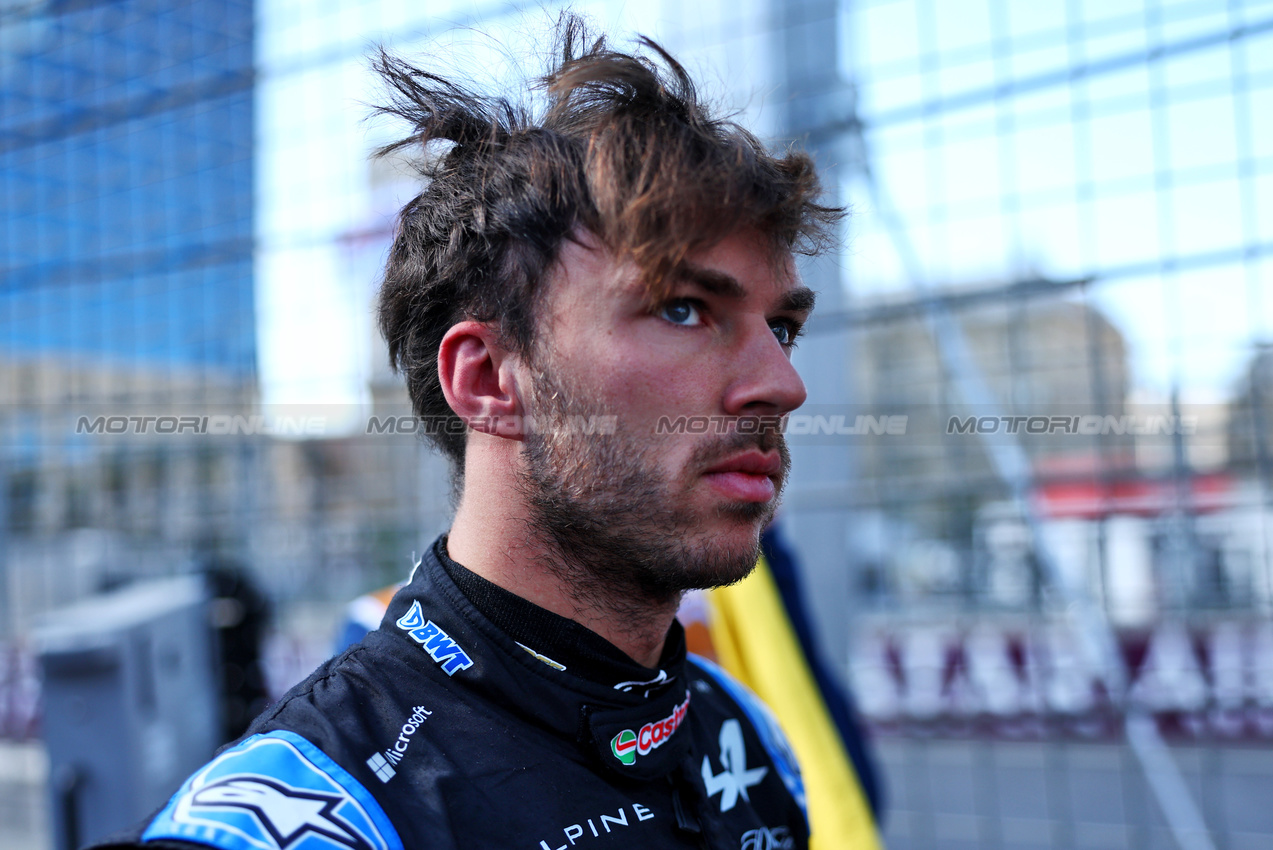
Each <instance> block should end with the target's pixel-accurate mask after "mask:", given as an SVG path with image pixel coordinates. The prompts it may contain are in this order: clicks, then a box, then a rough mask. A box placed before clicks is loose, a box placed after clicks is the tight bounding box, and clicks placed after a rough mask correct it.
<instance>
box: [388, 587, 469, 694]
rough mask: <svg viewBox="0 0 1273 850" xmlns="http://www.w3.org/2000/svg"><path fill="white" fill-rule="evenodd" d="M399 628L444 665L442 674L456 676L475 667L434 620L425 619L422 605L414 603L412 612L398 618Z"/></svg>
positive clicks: (466, 654)
mask: <svg viewBox="0 0 1273 850" xmlns="http://www.w3.org/2000/svg"><path fill="white" fill-rule="evenodd" d="M397 626H398V628H400V629H402V630H403V631H404V632H406V633H407V634H408V635H410V636H411V639H412V640H413V641H415V642H416V643H418V644H420V645H421V646H423V647H424V651H425V652H427V653H429V657H430V658H432V659H433V660H434V661H436V662H438V663H439V664H441V665H442V672H444V673H446V674H447V675H448V676H454V675H455V674H456V673H457V672H458V671H460V670H467V669H469V668H470V667H472V666H473V659H472V658H469V656H468V653H466V652H465V651H464V650H462V649H460V645H459V644H457V643H456V642H455V641H453V640H451V636H450V635H448V634H447V633H446V632H444V631H442V629H441V628H440V627H439V626H437V625H436V624H435V623H434V622H433V621H432V620H425V619H424V612H423V611H421V610H420V603H419V602H418V601H417V602H412V603H411V610H410V611H408V612H407V613H405V614H403V615H402V616H401V617H399V618H398V623H397Z"/></svg>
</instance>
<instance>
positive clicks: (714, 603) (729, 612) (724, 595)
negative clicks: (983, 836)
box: [709, 558, 882, 850]
mask: <svg viewBox="0 0 1273 850" xmlns="http://www.w3.org/2000/svg"><path fill="white" fill-rule="evenodd" d="M709 600H710V602H711V618H712V621H711V633H712V643H713V645H714V646H715V649H716V654H717V658H718V660H719V661H720V664H721V666H722V667H724V668H725V669H726V670H727V671H729V672H730V673H731V674H732V675H733V676H734V677H735V678H737V679H739V680H740V681H741V682H743V683H744V684H745V685H747V686H748V687H749V688H751V689H752V690H753V691H755V692H756V694H757V695H758V696H759V697H760V698H761V699H762V700H764V701H765V702H766V703H767V704H768V705H769V707H770V708H771V709H773V711H774V713H775V714H776V715H777V716H778V720H779V722H781V724H782V728H783V731H785V732H786V733H787V738H788V740H789V741H790V743H791V748H792V749H793V750H795V753H796V757H797V758H798V759H799V760H800V768H801V773H802V774H803V776H804V785H805V794H806V797H807V800H808V806H809V823H810V831H811V833H812V840H811V845H810V846H811V850H879V848H881V847H882V845H881V843H880V839H879V834H878V832H877V831H876V828H875V822H874V820H873V818H872V817H871V810H870V807H869V806H868V805H867V801H866V795H865V794H863V793H862V788H861V786H860V785H859V784H858V781H857V774H856V773H855V772H854V771H853V766H852V763H851V762H850V760H849V757H848V754H847V753H846V752H845V749H844V745H843V743H842V742H841V741H840V736H839V733H838V732H837V730H836V728H835V724H834V722H833V721H832V720H831V716H830V714H828V713H827V710H826V706H825V705H824V703H823V702H822V695H821V692H820V691H819V689H818V685H817V682H816V681H815V679H814V678H813V673H812V672H811V671H810V670H809V665H808V663H807V662H806V661H805V657H804V653H803V652H802V651H801V649H800V642H799V640H798V639H797V637H796V634H795V630H794V629H793V628H792V627H791V621H790V619H789V618H788V617H787V612H786V609H785V608H784V607H783V605H782V597H781V596H780V595H779V593H778V587H777V585H776V584H775V583H774V579H773V575H772V573H771V572H770V571H769V565H768V564H766V563H765V560H764V559H763V558H762V559H761V561H760V564H759V565H758V566H757V567H756V570H755V572H753V573H752V574H751V575H750V576H749V577H748V578H746V579H745V580H743V581H741V582H739V583H738V584H736V585H733V586H731V587H723V588H719V589H717V590H714V591H712V592H711V594H710V595H709Z"/></svg>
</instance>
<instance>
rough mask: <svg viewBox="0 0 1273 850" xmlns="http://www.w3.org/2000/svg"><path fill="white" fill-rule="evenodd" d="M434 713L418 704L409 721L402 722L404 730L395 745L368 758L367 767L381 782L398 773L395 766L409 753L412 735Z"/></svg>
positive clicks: (399, 734)
mask: <svg viewBox="0 0 1273 850" xmlns="http://www.w3.org/2000/svg"><path fill="white" fill-rule="evenodd" d="M431 714H433V712H432V711H429V710H428V709H427V708H425V707H424V706H422V705H417V706H416V707H415V709H414V711H413V712H412V714H411V716H410V717H408V718H407V722H406V723H404V724H402V731H401V732H399V733H398V740H397V741H394V743H393V746H392V747H390V748H389V749H387V750H385V751H384V752H382V753H375V754H374V755H372V757H371V758H369V759H367V767H369V768H371V769H372V771H374V772H375V774H376V778H378V779H379V780H380V781H381V782H388V781H389V780H390V779H393V777H394V776H395V775H396V774H397V772H398V771H396V770H395V769H394V768H396V767H397V766H398V762H400V761H402V757H403V756H404V755H406V754H407V747H408V745H410V743H411V736H412V735H414V734H415V733H416V730H417V729H419V728H420V724H421V723H423V722H424V721H425V720H427V719H428V718H429V716H430V715H431Z"/></svg>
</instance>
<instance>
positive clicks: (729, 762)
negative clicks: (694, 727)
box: [702, 720, 769, 812]
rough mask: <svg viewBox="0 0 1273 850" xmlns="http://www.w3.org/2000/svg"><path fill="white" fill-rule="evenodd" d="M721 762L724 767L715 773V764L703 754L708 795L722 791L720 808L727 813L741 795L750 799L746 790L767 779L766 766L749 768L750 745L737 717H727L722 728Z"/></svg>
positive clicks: (704, 782) (703, 770)
mask: <svg viewBox="0 0 1273 850" xmlns="http://www.w3.org/2000/svg"><path fill="white" fill-rule="evenodd" d="M720 764H721V767H723V768H725V769H724V770H723V771H721V772H720V773H713V772H712V766H711V764H710V763H709V762H708V760H707V756H703V769H702V773H703V784H704V785H706V786H707V796H708V797H712V796H715V795H716V794H720V810H721V811H722V812H727V811H729V810H730V809H732V808H733V807H734V806H736V805H737V804H738V798H739V797H742V798H743V799H744V800H747V801H748V802H751V800H750V798H749V797H748V796H747V789H748V788H750V787H751V786H753V785H755V784H756V783H757V782H759V781H760V780H762V779H764V778H765V774H766V773H768V772H769V768H767V767H754V768H752V769H750V770H748V769H747V744H746V742H745V741H743V727H742V726H741V725H740V724H739V722H738V721H737V720H726V721H725V722H724V723H722V724H721V727H720Z"/></svg>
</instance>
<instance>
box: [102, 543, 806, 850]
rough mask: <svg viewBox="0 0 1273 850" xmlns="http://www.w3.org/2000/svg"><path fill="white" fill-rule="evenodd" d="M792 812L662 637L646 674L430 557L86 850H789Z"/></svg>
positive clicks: (707, 676) (745, 724) (777, 767)
mask: <svg viewBox="0 0 1273 850" xmlns="http://www.w3.org/2000/svg"><path fill="white" fill-rule="evenodd" d="M803 797H804V793H803V788H802V786H801V783H800V778H799V773H798V770H797V769H796V765H795V761H794V758H793V757H792V755H791V752H790V750H789V749H788V748H787V746H786V744H785V741H784V739H783V737H782V733H781V732H780V731H779V730H778V728H777V725H776V723H775V722H774V721H773V719H772V715H770V714H769V712H768V710H767V709H765V708H764V706H762V705H761V704H760V703H759V702H758V701H757V700H756V698H755V697H754V696H753V695H751V694H750V693H749V692H747V691H745V689H743V688H742V687H741V686H740V685H739V684H738V683H737V682H735V681H734V680H732V679H731V678H729V677H728V676H727V675H726V674H724V673H723V672H722V671H721V670H720V669H719V668H717V667H715V666H714V665H712V664H711V663H710V662H707V661H704V660H702V659H698V658H695V657H687V655H686V652H685V641H684V635H683V633H682V632H681V629H680V627H679V626H678V625H674V626H673V628H672V631H671V632H670V633H669V636H668V641H667V647H666V649H665V651H664V653H663V657H662V659H661V660H660V666H659V669H657V670H650V669H648V668H645V667H642V666H640V665H637V664H635V663H634V662H632V661H631V660H630V659H628V658H627V657H626V656H625V655H623V654H622V653H621V652H620V651H619V650H618V649H616V648H615V647H613V646H612V645H610V644H609V643H607V642H606V641H604V640H603V639H601V638H600V637H599V636H597V635H595V634H594V633H592V632H590V631H588V630H587V629H585V628H583V627H582V626H579V625H578V624H576V623H573V622H571V621H569V620H566V619H564V618H561V617H558V616H557V615H555V614H552V613H550V612H548V611H545V610H544V609H541V608H538V607H536V606H534V605H531V604H530V603H529V602H526V601H525V600H522V599H520V598H518V597H516V596H514V595H513V594H511V593H508V592H507V591H504V590H502V589H501V588H498V587H496V586H495V585H493V584H491V583H490V582H487V581H486V580H484V579H482V578H480V577H478V576H476V575H475V574H473V573H471V572H469V571H468V570H465V569H464V568H463V567H461V566H459V565H458V564H455V563H454V562H453V561H450V559H449V558H447V556H446V550H445V540H440V541H438V543H437V544H436V545H435V546H434V547H433V548H432V549H431V550H430V551H429V552H428V553H427V555H426V556H425V557H424V558H423V559H422V561H421V562H420V564H419V566H418V567H417V568H416V571H415V574H414V576H413V577H412V580H411V582H410V583H409V584H408V585H407V586H406V587H405V588H403V589H402V590H401V591H400V592H399V593H398V594H397V595H396V596H395V597H394V599H393V601H392V602H391V603H390V605H389V608H388V611H387V612H386V614H385V619H384V621H383V622H382V623H381V625H380V628H379V629H378V630H377V631H375V632H372V633H371V634H369V635H368V636H367V637H366V638H365V639H364V640H363V641H362V642H361V643H359V644H357V645H355V646H353V647H351V648H350V649H349V650H347V651H346V652H344V653H342V654H341V655H339V656H337V657H336V658H333V659H332V660H330V661H328V662H327V663H326V664H324V665H323V666H321V667H320V668H319V669H318V670H317V671H315V672H314V673H313V674H312V675H311V676H310V677H309V678H308V679H306V680H305V681H304V682H302V683H301V684H299V685H297V686H296V687H295V688H293V689H292V690H291V691H290V692H289V693H288V694H287V695H286V696H285V697H283V699H282V700H280V701H279V703H278V704H277V705H275V706H274V707H273V708H272V709H270V710H269V711H267V712H266V713H265V714H263V715H261V717H259V718H258V719H257V720H256V722H255V723H254V724H253V725H252V727H251V729H249V731H248V735H247V736H246V737H245V738H243V739H242V740H240V741H239V742H238V743H237V744H235V745H234V746H232V747H230V748H228V749H226V750H224V751H222V752H221V753H220V754H219V755H218V756H217V757H216V758H215V759H213V760H212V761H211V762H210V763H208V764H207V765H206V766H205V767H203V768H201V769H200V770H199V771H198V772H196V773H195V774H194V775H193V776H192V777H191V778H190V779H189V780H187V781H186V783H185V784H184V785H183V786H182V787H181V789H180V790H178V792H177V793H176V794H175V795H174V796H173V797H172V799H171V800H170V801H169V803H168V804H167V806H165V807H164V808H163V809H162V810H160V812H159V813H158V814H157V815H156V816H154V817H152V818H150V819H149V820H148V821H147V822H146V823H144V824H142V825H140V826H139V827H138V828H136V829H134V830H132V831H130V832H126V833H123V834H120V835H116V836H113V837H112V838H111V839H108V842H107V845H104V846H111V845H123V846H129V845H132V844H135V843H136V842H138V841H141V842H159V846H165V845H168V846H181V847H186V846H189V844H196V845H207V846H213V847H219V848H223V850H268V848H275V847H278V848H296V850H317V848H355V850H364V848H383V850H392V848H408V849H409V850H415V848H419V850H451V849H452V848H454V850H476V848H492V849H494V848H499V850H510V849H511V848H522V849H523V850H576V848H578V850H605V848H621V847H624V848H626V847H642V848H673V847H675V848H691V847H693V848H721V850H726V848H728V850H777V848H793V849H794V848H805V847H807V846H808V828H807V825H806V820H805V816H804V813H803V804H804V800H803ZM150 846H151V847H152V848H153V847H154V846H155V845H153V844H152V845H150Z"/></svg>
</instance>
